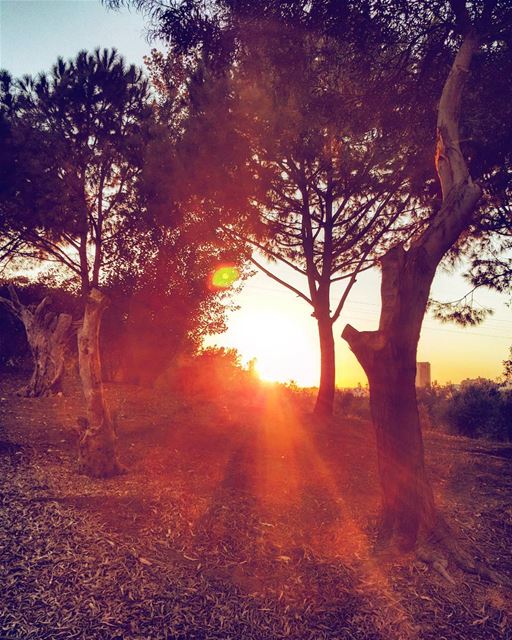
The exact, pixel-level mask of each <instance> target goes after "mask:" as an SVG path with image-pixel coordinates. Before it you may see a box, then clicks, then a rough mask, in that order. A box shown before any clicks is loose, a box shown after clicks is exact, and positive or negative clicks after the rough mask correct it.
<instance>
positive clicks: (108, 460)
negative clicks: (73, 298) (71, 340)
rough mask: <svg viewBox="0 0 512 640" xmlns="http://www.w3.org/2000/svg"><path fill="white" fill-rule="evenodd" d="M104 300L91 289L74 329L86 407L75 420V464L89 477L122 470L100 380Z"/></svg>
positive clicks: (102, 476) (102, 296)
mask: <svg viewBox="0 0 512 640" xmlns="http://www.w3.org/2000/svg"><path fill="white" fill-rule="evenodd" d="M108 304H109V300H108V298H107V296H105V295H104V294H103V293H101V292H100V291H99V290H98V289H92V291H91V292H90V293H89V295H88V296H87V299H86V304H85V313H84V318H83V323H82V326H81V328H80V329H79V331H78V363H79V370H80V379H81V381H82V388H83V392H84V396H85V404H86V409H87V419H85V418H79V420H78V424H79V427H80V429H81V434H80V439H79V455H78V464H79V469H80V472H81V473H85V474H86V475H88V476H91V477H93V478H107V477H111V476H114V475H116V474H118V473H121V472H122V471H123V467H122V465H121V464H120V463H119V460H118V457H117V451H116V441H117V435H116V432H115V426H114V422H113V420H112V417H111V415H110V412H109V410H108V407H107V404H106V402H105V396H104V393H103V385H102V381H101V362H100V350H99V333H100V327H101V318H102V316H103V313H104V311H105V309H106V308H107V306H108Z"/></svg>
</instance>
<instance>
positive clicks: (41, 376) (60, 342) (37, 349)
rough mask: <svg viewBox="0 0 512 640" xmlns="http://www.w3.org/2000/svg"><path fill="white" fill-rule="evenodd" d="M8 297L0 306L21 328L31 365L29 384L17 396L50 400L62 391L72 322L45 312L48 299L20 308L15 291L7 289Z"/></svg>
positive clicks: (0, 299) (69, 318) (3, 299)
mask: <svg viewBox="0 0 512 640" xmlns="http://www.w3.org/2000/svg"><path fill="white" fill-rule="evenodd" d="M9 294H10V297H11V299H10V300H8V299H6V298H0V303H1V304H3V305H4V306H5V307H7V308H8V309H9V310H10V311H11V312H12V313H13V314H14V315H15V316H16V317H17V318H18V319H19V320H20V322H21V323H22V324H23V326H24V328H25V333H26V335H27V341H28V344H29V346H30V350H31V352H32V357H33V361H34V369H33V371H32V376H31V377H30V381H29V382H28V384H27V385H26V386H24V387H22V388H21V389H20V390H19V391H18V392H17V393H18V395H20V396H26V397H30V398H35V397H43V396H52V395H54V394H56V393H58V392H60V391H61V390H62V374H63V372H64V363H65V360H66V355H67V352H68V344H69V338H70V327H71V322H72V318H71V316H70V315H69V314H67V313H61V314H56V313H54V312H52V311H46V308H47V307H48V305H49V304H50V302H51V301H50V298H49V297H46V298H44V300H42V301H41V302H40V303H39V304H38V305H37V306H36V307H35V308H34V307H32V306H24V305H22V304H21V302H20V300H19V298H18V295H17V294H16V291H15V289H14V287H12V286H10V287H9Z"/></svg>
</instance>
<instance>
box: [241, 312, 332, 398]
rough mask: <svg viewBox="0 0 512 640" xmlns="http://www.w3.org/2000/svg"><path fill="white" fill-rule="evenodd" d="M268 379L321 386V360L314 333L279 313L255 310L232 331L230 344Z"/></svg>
mask: <svg viewBox="0 0 512 640" xmlns="http://www.w3.org/2000/svg"><path fill="white" fill-rule="evenodd" d="M229 346H232V347H235V348H236V349H237V350H238V351H239V352H240V354H241V355H242V358H243V359H244V361H245V362H249V361H250V360H252V359H253V358H255V359H256V362H255V364H254V370H255V373H256V374H257V375H258V377H259V378H260V379H261V380H264V381H267V382H290V381H294V382H296V383H297V384H298V385H300V386H304V387H310V386H316V385H318V380H319V376H320V371H319V369H320V361H319V354H318V345H317V343H316V342H315V336H314V334H313V335H312V334H311V332H310V331H307V328H306V327H305V326H304V325H302V324H301V323H293V322H290V321H289V318H287V317H286V316H281V315H279V314H267V313H263V312H262V313H255V314H253V315H252V317H251V318H250V319H248V318H245V319H244V322H243V323H240V324H238V325H236V326H234V327H232V330H231V331H230V345H229Z"/></svg>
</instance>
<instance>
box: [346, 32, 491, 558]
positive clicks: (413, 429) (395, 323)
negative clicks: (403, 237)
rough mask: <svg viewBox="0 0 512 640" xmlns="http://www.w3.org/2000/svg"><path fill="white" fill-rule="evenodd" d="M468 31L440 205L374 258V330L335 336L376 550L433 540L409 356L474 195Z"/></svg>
mask: <svg viewBox="0 0 512 640" xmlns="http://www.w3.org/2000/svg"><path fill="white" fill-rule="evenodd" d="M477 48H478V42H477V38H476V36H475V33H474V32H472V31H471V32H469V33H468V34H467V35H466V36H465V38H464V40H463V43H462V45H461V47H460V49H459V51H458V53H457V55H456V57H455V60H454V62H453V65H452V68H451V71H450V74H449V76H448V78H447V80H446V82H445V85H444V87H443V92H442V95H441V100H440V103H439V110H438V122H437V149H436V168H437V172H438V176H439V180H440V182H441V189H442V194H443V201H442V206H441V208H440V210H439V211H438V212H437V213H436V214H435V216H433V219H432V221H431V223H430V225H429V227H428V228H427V229H426V230H425V231H424V232H423V233H422V234H421V235H420V236H419V237H417V238H416V239H415V240H414V241H413V242H412V243H411V246H410V247H409V249H407V250H406V249H405V248H404V247H403V246H401V245H399V246H396V247H394V248H393V249H391V250H390V251H389V252H388V253H387V254H386V255H385V256H384V258H383V259H382V262H381V265H382V281H381V315H380V322H379V328H378V330H377V331H365V332H359V331H357V330H356V329H354V328H353V327H351V326H350V325H347V326H346V327H345V329H344V331H343V334H342V337H343V338H344V339H345V340H347V342H348V343H349V345H350V348H351V349H352V351H353V352H354V354H355V355H356V357H357V359H358V360H359V362H360V364H361V365H362V367H363V369H364V370H365V372H366V374H367V376H368V381H369V386H370V404H371V411H372V419H373V422H374V426H375V433H376V440H377V449H378V462H379V475H380V482H381V487H382V519H381V527H380V531H379V537H378V541H377V546H378V547H380V546H383V545H384V544H390V543H391V542H394V543H396V544H397V545H398V546H399V547H400V548H402V549H404V548H405V549H410V548H412V547H413V546H414V545H415V544H416V543H418V544H421V543H422V542H424V541H428V540H429V539H432V538H433V537H435V536H436V530H439V527H440V523H441V522H442V521H441V519H440V518H439V517H438V516H437V513H436V509H435V505H434V499H433V494H432V489H431V487H430V484H429V481H428V478H427V476H426V473H425V465H424V454H423V441H422V434H421V428H420V422H419V416H418V407H417V401H416V390H415V376H416V352H417V345H418V340H419V337H420V331H421V324H422V322H423V317H424V314H425V311H426V307H427V302H428V297H429V292H430V286H431V284H432V280H433V278H434V275H435V272H436V269H437V266H438V264H439V262H440V261H441V259H442V258H443V256H444V254H445V253H446V252H447V251H448V249H449V248H450V247H451V246H452V245H453V244H454V243H455V242H456V241H457V239H458V237H459V235H460V233H461V232H462V231H463V230H464V229H465V228H466V227H467V225H468V224H469V223H470V221H471V218H472V216H473V214H474V211H475V209H476V207H477V203H478V201H479V199H480V196H481V189H480V187H479V186H478V185H477V184H475V183H474V182H473V181H472V180H471V176H470V175H469V171H468V169H467V165H466V162H465V160H464V157H463V155H462V152H461V150H460V146H459V134H458V122H459V111H460V101H461V95H462V90H463V87H464V84H465V80H466V76H467V73H468V68H469V63H470V61H471V58H472V55H473V53H474V52H475V51H476V49H477Z"/></svg>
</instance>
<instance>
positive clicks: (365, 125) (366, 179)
mask: <svg viewBox="0 0 512 640" xmlns="http://www.w3.org/2000/svg"><path fill="white" fill-rule="evenodd" d="M233 11H234V10H233ZM256 13H257V20H255V21H253V22H251V24H250V26H248V25H247V23H245V22H244V21H243V20H242V19H241V18H240V21H241V24H239V25H237V27H236V29H237V37H238V38H239V39H240V41H241V42H242V43H243V45H240V52H239V53H238V55H237V58H236V65H234V66H232V67H228V70H223V71H222V72H218V70H217V69H216V68H215V65H214V64H213V63H212V61H211V60H210V61H208V60H205V59H204V58H202V59H200V61H199V62H198V65H197V69H196V71H195V73H194V72H192V73H191V80H190V82H189V85H188V94H189V104H190V107H189V114H188V119H187V120H186V121H185V122H184V128H185V135H184V139H185V141H186V143H187V144H188V146H189V147H190V148H193V149H194V154H195V157H194V158H193V159H192V160H191V161H190V162H186V166H187V171H188V172H189V179H191V181H192V186H191V189H192V191H193V192H194V194H195V196H197V195H198V194H205V196H204V197H203V201H202V205H203V206H206V207H208V206H210V207H211V206H212V205H211V202H212V200H213V199H215V198H218V197H220V199H221V200H220V202H217V203H216V205H217V206H218V207H219V208H222V209H223V210H224V211H225V208H226V207H225V205H226V204H227V203H230V204H229V206H231V207H232V206H233V204H232V203H233V200H235V201H236V202H239V203H240V206H241V207H244V208H245V209H246V211H247V212H249V216H247V215H244V216H243V218H242V220H240V219H238V220H235V221H234V222H233V221H227V220H226V216H225V214H224V215H223V217H222V220H221V226H222V228H223V229H224V230H225V231H226V233H227V237H232V238H235V239H237V240H239V241H241V242H244V243H248V244H249V245H250V246H251V247H252V248H253V250H255V253H253V254H252V256H251V258H250V259H251V262H252V263H253V264H254V265H255V266H256V267H257V268H258V269H260V270H261V271H263V272H264V273H265V274H267V275H268V276H270V277H271V278H273V279H274V280H275V281H277V282H279V283H280V284H281V285H283V286H284V287H286V288H288V289H289V290H290V291H292V292H293V293H295V294H296V295H297V296H299V297H300V298H301V299H302V300H304V301H305V302H307V303H308V304H309V305H310V306H311V307H312V315H313V316H314V317H315V319H316V321H317V325H318V333H319V342H320V353H321V377H320V385H319V392H318V397H317V402H316V407H315V412H316V413H318V414H321V415H326V414H327V415H329V414H331V413H332V409H333V399H334V389H335V349H334V336H333V325H334V323H335V322H336V321H337V320H338V318H339V317H340V314H341V312H342V310H343V306H344V304H345V302H346V300H347V298H348V295H349V293H350V291H351V289H352V287H353V285H354V283H355V282H356V279H357V276H358V274H359V273H361V271H364V270H365V269H368V268H370V267H371V266H373V265H374V264H375V260H376V259H377V257H378V256H379V255H381V254H382V252H383V251H384V249H385V247H386V246H387V244H388V242H389V240H390V238H391V237H393V238H394V239H395V241H396V238H397V237H398V236H399V234H403V235H404V236H406V235H407V234H409V233H410V232H411V228H412V227H413V225H414V223H415V222H416V220H415V208H414V206H413V205H414V204H417V201H418V197H417V195H416V194H415V196H416V198H413V197H411V189H410V182H411V181H412V180H416V182H417V183H418V182H419V180H418V177H419V176H422V177H424V176H423V175H422V174H423V173H424V166H423V165H422V163H421V162H418V154H417V153H416V154H414V153H413V152H412V147H414V146H415V141H414V140H413V139H411V138H409V139H408V140H407V141H406V142H405V141H404V140H403V139H398V138H397V137H396V136H395V132H394V128H393V126H391V122H392V120H393V118H396V117H397V116H396V115H394V114H393V106H392V105H391V104H386V106H385V107H384V106H383V104H382V103H383V100H382V96H381V92H380V89H379V87H380V85H381V82H382V79H381V78H380V77H379V74H376V73H375V71H374V69H372V68H370V67H369V68H366V67H364V65H361V64H360V61H359V60H358V59H357V45H356V43H354V42H353V41H352V40H350V41H346V42H345V41H344V42H343V43H340V42H339V41H337V40H335V39H334V38H332V37H329V36H327V35H322V34H319V33H318V32H312V33H308V32H304V30H303V29H302V28H299V26H297V25H295V26H293V27H292V28H289V27H287V26H286V25H285V24H282V22H283V21H282V20H281V22H280V23H279V27H276V25H275V24H274V23H272V22H269V21H268V20H267V19H265V16H264V15H261V14H260V13H258V12H256ZM233 20H234V18H233ZM376 42H377V39H376V38H374V39H372V38H371V37H370V38H369V39H367V47H372V52H373V53H374V54H375V56H376V57H378V55H379V54H378V47H377V46H374V45H375V43H376ZM385 55H386V56H388V55H389V54H388V53H386V54H385ZM175 56H176V53H175V52H174V51H173V50H171V52H170V54H169V56H168V60H172V59H173V58H174V57H175ZM381 56H382V54H381ZM155 58H156V60H155V64H153V68H155V67H157V68H158V70H159V71H160V73H159V77H160V78H161V76H162V72H163V73H169V72H171V73H172V69H170V68H169V65H167V66H166V65H165V64H164V65H163V68H162V57H161V55H156V56H155ZM382 65H383V61H381V66H382ZM159 86H161V87H164V91H165V88H166V85H165V83H164V82H163V81H162V80H161V81H160V82H159ZM377 104H379V105H380V106H379V107H377ZM370 105H371V108H369V107H370ZM228 141H229V142H228ZM233 149H234V150H235V152H234V153H233V151H232V150H233ZM415 151H417V149H415ZM414 156H415V162H414V165H415V175H414V172H413V169H412V162H411V158H412V157H414ZM228 163H229V164H230V166H229V167H228V166H227V165H228ZM404 164H406V165H409V166H408V170H407V171H404ZM212 165H213V166H215V167H223V169H224V173H223V175H221V176H220V177H219V176H218V175H212V169H211V166H212ZM242 167H243V172H244V177H245V179H242V176H241V168H242ZM247 173H249V175H250V176H251V177H252V179H251V178H249V179H247V178H246V175H247ZM190 174H192V176H193V177H192V178H190ZM230 178H231V179H230ZM217 180H218V181H219V182H221V184H222V188H221V189H218V190H213V189H212V182H213V183H214V182H216V181H217ZM426 182H428V180H427V181H426ZM241 184H242V185H244V187H245V188H246V189H247V198H246V200H247V202H244V201H243V199H241V198H240V196H239V194H240V185H241ZM205 185H206V186H205ZM205 190H206V192H207V193H205ZM233 192H236V196H235V198H233V197H232V194H233ZM222 205H224V206H222ZM258 254H259V255H258ZM260 255H262V256H264V257H265V258H266V259H267V260H268V261H270V262H272V263H274V265H275V264H278V265H280V267H281V270H280V271H279V270H278V271H277V272H276V270H275V269H274V268H273V267H269V266H267V264H264V263H262V261H261V259H260V257H259V256H260ZM297 274H299V276H300V278H301V283H300V284H297ZM339 283H344V284H345V286H344V288H343V290H342V291H341V293H338V292H336V293H334V286H335V285H337V284H339Z"/></svg>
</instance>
